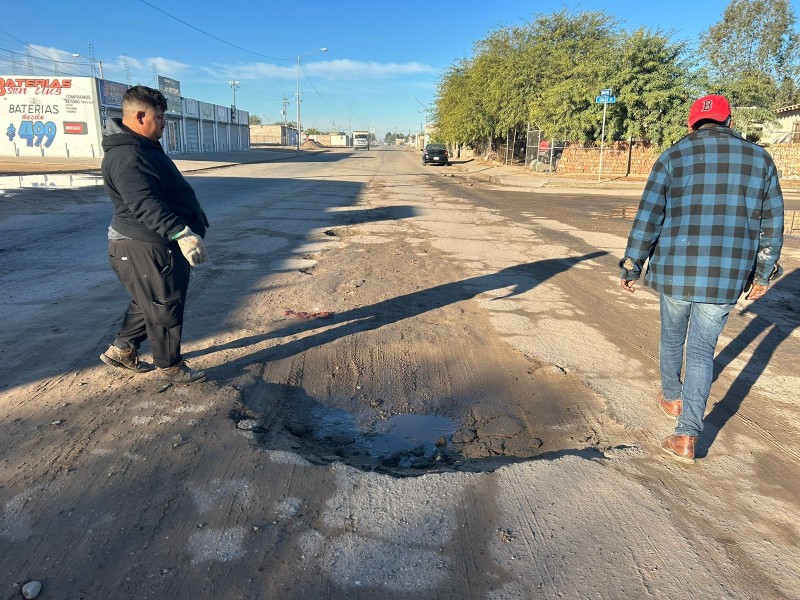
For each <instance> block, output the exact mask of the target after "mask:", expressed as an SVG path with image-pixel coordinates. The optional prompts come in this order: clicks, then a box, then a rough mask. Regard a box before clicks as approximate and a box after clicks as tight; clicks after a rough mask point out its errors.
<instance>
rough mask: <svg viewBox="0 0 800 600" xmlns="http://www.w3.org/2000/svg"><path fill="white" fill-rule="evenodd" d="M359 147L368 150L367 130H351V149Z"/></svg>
mask: <svg viewBox="0 0 800 600" xmlns="http://www.w3.org/2000/svg"><path fill="white" fill-rule="evenodd" d="M359 148H364V149H365V150H369V131H354V132H353V150H358V149H359Z"/></svg>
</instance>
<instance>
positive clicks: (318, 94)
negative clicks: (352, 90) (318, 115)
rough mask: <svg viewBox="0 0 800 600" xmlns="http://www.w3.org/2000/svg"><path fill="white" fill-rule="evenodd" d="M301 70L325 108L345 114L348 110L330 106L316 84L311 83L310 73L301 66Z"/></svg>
mask: <svg viewBox="0 0 800 600" xmlns="http://www.w3.org/2000/svg"><path fill="white" fill-rule="evenodd" d="M300 70H301V71H302V72H303V75H305V76H306V80H307V81H308V83H309V84H310V85H311V87H312V88H314V91H315V92H317V96H319V99H320V100H322V102H323V103H324V104H325V106H327V107H328V108H330V109H331V110H335V111H336V112H344V111H345V110H346V109H343V108H334V107H332V106H331V105H330V104H328V101H327V100H325V98H323V97H322V94H320V93H319V90H318V89H317V88H316V86H314V82H313V81H311V78H310V77H309V76H308V73H306V70H305V69H304V68H303V66H302V65H300Z"/></svg>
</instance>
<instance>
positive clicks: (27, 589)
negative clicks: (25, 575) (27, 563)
mask: <svg viewBox="0 0 800 600" xmlns="http://www.w3.org/2000/svg"><path fill="white" fill-rule="evenodd" d="M41 591H42V582H41V581H29V582H28V583H26V584H25V585H23V586H22V595H23V596H24V597H25V598H27V599H28V600H31V598H36V596H38V595H39V592H41Z"/></svg>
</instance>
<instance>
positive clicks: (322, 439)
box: [287, 408, 456, 469]
mask: <svg viewBox="0 0 800 600" xmlns="http://www.w3.org/2000/svg"><path fill="white" fill-rule="evenodd" d="M287 429H289V431H290V432H291V433H293V434H294V435H298V434H299V435H298V437H305V438H307V439H308V438H311V439H313V440H314V441H315V442H316V443H317V444H318V445H320V446H321V447H329V448H330V449H331V450H332V451H333V453H334V454H336V455H338V456H340V457H342V458H348V459H351V460H352V459H354V458H356V457H360V460H359V462H362V461H363V462H367V463H371V462H374V466H375V467H376V468H379V469H380V468H387V469H427V468H429V467H431V466H433V465H435V464H436V463H439V462H449V456H448V454H447V451H446V447H447V445H448V443H449V441H450V438H451V436H452V434H453V432H454V431H455V429H456V425H455V423H453V422H452V421H451V420H450V419H448V418H447V417H442V416H438V415H417V414H401V415H395V416H393V417H389V418H388V419H386V420H379V421H375V422H374V423H373V424H368V423H366V421H365V420H364V419H363V418H361V417H359V416H358V415H354V414H352V413H349V412H347V411H344V410H339V409H321V408H320V409H317V410H316V411H314V413H313V414H312V415H311V419H310V421H309V424H308V425H304V426H300V427H299V428H297V427H292V426H291V425H287Z"/></svg>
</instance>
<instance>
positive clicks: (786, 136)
mask: <svg viewBox="0 0 800 600" xmlns="http://www.w3.org/2000/svg"><path fill="white" fill-rule="evenodd" d="M775 116H776V117H777V118H778V120H777V122H776V123H774V124H770V125H765V126H764V130H763V133H762V136H761V142H762V143H765V144H797V143H800V104H791V105H789V106H783V107H781V108H779V109H777V110H776V111H775Z"/></svg>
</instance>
